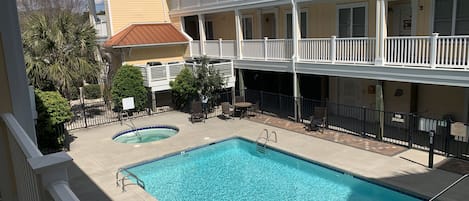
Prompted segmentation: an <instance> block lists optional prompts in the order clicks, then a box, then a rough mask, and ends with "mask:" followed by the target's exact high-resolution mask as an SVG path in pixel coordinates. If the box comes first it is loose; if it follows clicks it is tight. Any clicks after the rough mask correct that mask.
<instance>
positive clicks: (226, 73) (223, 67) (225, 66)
mask: <svg viewBox="0 0 469 201" xmlns="http://www.w3.org/2000/svg"><path fill="white" fill-rule="evenodd" d="M213 67H214V68H215V69H217V70H218V71H219V72H220V74H221V75H223V77H231V76H234V73H233V63H232V62H224V63H218V64H213Z"/></svg>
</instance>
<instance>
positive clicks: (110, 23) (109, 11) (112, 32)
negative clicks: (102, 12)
mask: <svg viewBox="0 0 469 201" xmlns="http://www.w3.org/2000/svg"><path fill="white" fill-rule="evenodd" d="M107 7H108V10H107V12H106V15H108V18H109V30H111V34H110V35H109V37H111V36H114V28H113V27H112V13H111V0H107Z"/></svg>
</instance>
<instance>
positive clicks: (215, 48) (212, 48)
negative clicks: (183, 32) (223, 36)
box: [205, 40, 221, 57]
mask: <svg viewBox="0 0 469 201" xmlns="http://www.w3.org/2000/svg"><path fill="white" fill-rule="evenodd" d="M220 50H221V47H220V44H219V42H218V40H206V41H205V54H206V55H207V56H210V57H219V56H220Z"/></svg>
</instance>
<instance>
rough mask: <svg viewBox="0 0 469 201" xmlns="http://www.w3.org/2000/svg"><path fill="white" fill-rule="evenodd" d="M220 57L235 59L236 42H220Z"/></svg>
mask: <svg viewBox="0 0 469 201" xmlns="http://www.w3.org/2000/svg"><path fill="white" fill-rule="evenodd" d="M220 42H221V44H220V45H221V53H220V54H221V57H223V58H235V57H236V40H221V39H220Z"/></svg>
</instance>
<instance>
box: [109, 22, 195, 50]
mask: <svg viewBox="0 0 469 201" xmlns="http://www.w3.org/2000/svg"><path fill="white" fill-rule="evenodd" d="M188 41H189V40H188V39H187V38H186V37H185V36H184V34H183V33H181V32H180V31H179V30H177V29H176V28H175V27H174V26H173V25H172V24H170V23H163V24H132V25H130V26H128V27H127V28H125V29H124V30H121V31H119V33H117V34H116V35H114V36H112V37H111V38H110V39H109V40H107V41H106V42H105V43H104V46H105V47H113V48H120V47H142V46H157V45H170V44H183V43H188Z"/></svg>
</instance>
